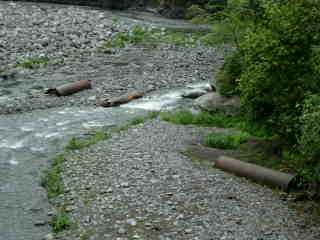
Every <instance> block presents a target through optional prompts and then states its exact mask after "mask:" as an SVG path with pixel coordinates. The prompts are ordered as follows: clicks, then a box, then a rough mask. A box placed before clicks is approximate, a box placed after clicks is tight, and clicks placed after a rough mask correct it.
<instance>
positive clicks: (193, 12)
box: [186, 4, 207, 19]
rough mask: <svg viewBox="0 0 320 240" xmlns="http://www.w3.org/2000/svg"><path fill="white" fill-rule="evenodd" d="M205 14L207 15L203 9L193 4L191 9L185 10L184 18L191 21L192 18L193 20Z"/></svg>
mask: <svg viewBox="0 0 320 240" xmlns="http://www.w3.org/2000/svg"><path fill="white" fill-rule="evenodd" d="M206 14H207V12H206V10H204V9H203V8H201V7H200V6H199V5H197V4H193V5H191V7H189V8H188V9H187V12H186V18H187V19H192V18H195V17H198V16H204V15H206Z"/></svg>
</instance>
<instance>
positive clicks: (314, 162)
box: [298, 95, 320, 182]
mask: <svg viewBox="0 0 320 240" xmlns="http://www.w3.org/2000/svg"><path fill="white" fill-rule="evenodd" d="M319 119H320V96H319V95H312V96H310V97H308V98H307V99H306V101H305V103H304V105H303V114H302V116H301V117H300V120H301V126H302V127H301V136H300V137H299V141H298V146H299V150H300V153H301V156H302V157H301V159H300V166H302V170H303V175H304V176H307V178H309V179H311V180H317V181H318V182H320V121H319Z"/></svg>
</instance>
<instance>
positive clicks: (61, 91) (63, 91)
mask: <svg viewBox="0 0 320 240" xmlns="http://www.w3.org/2000/svg"><path fill="white" fill-rule="evenodd" d="M90 88H91V82H90V81H89V80H80V81H77V82H73V83H68V84H64V85H61V86H59V87H56V88H50V89H48V90H47V91H46V92H45V93H46V94H54V95H57V96H68V95H71V94H74V93H77V92H80V91H82V90H85V89H90Z"/></svg>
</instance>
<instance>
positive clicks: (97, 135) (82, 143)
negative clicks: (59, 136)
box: [65, 132, 109, 150]
mask: <svg viewBox="0 0 320 240" xmlns="http://www.w3.org/2000/svg"><path fill="white" fill-rule="evenodd" d="M108 138H109V136H108V135H107V134H106V133H104V132H94V133H90V136H89V137H88V138H86V139H78V138H72V139H71V140H70V141H69V143H68V144H67V145H66V146H65V149H66V150H77V149H82V148H86V147H89V146H90V145H93V144H96V143H97V142H99V141H103V140H106V139H108Z"/></svg>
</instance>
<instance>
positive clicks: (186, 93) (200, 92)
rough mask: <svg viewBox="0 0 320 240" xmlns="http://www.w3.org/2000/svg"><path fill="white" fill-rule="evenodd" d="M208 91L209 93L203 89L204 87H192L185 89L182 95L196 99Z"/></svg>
mask: <svg viewBox="0 0 320 240" xmlns="http://www.w3.org/2000/svg"><path fill="white" fill-rule="evenodd" d="M206 93H207V91H206V90H203V89H190V90H186V91H184V92H183V94H182V97H184V98H191V99H195V98H198V97H200V96H203V95H204V94H206Z"/></svg>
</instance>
